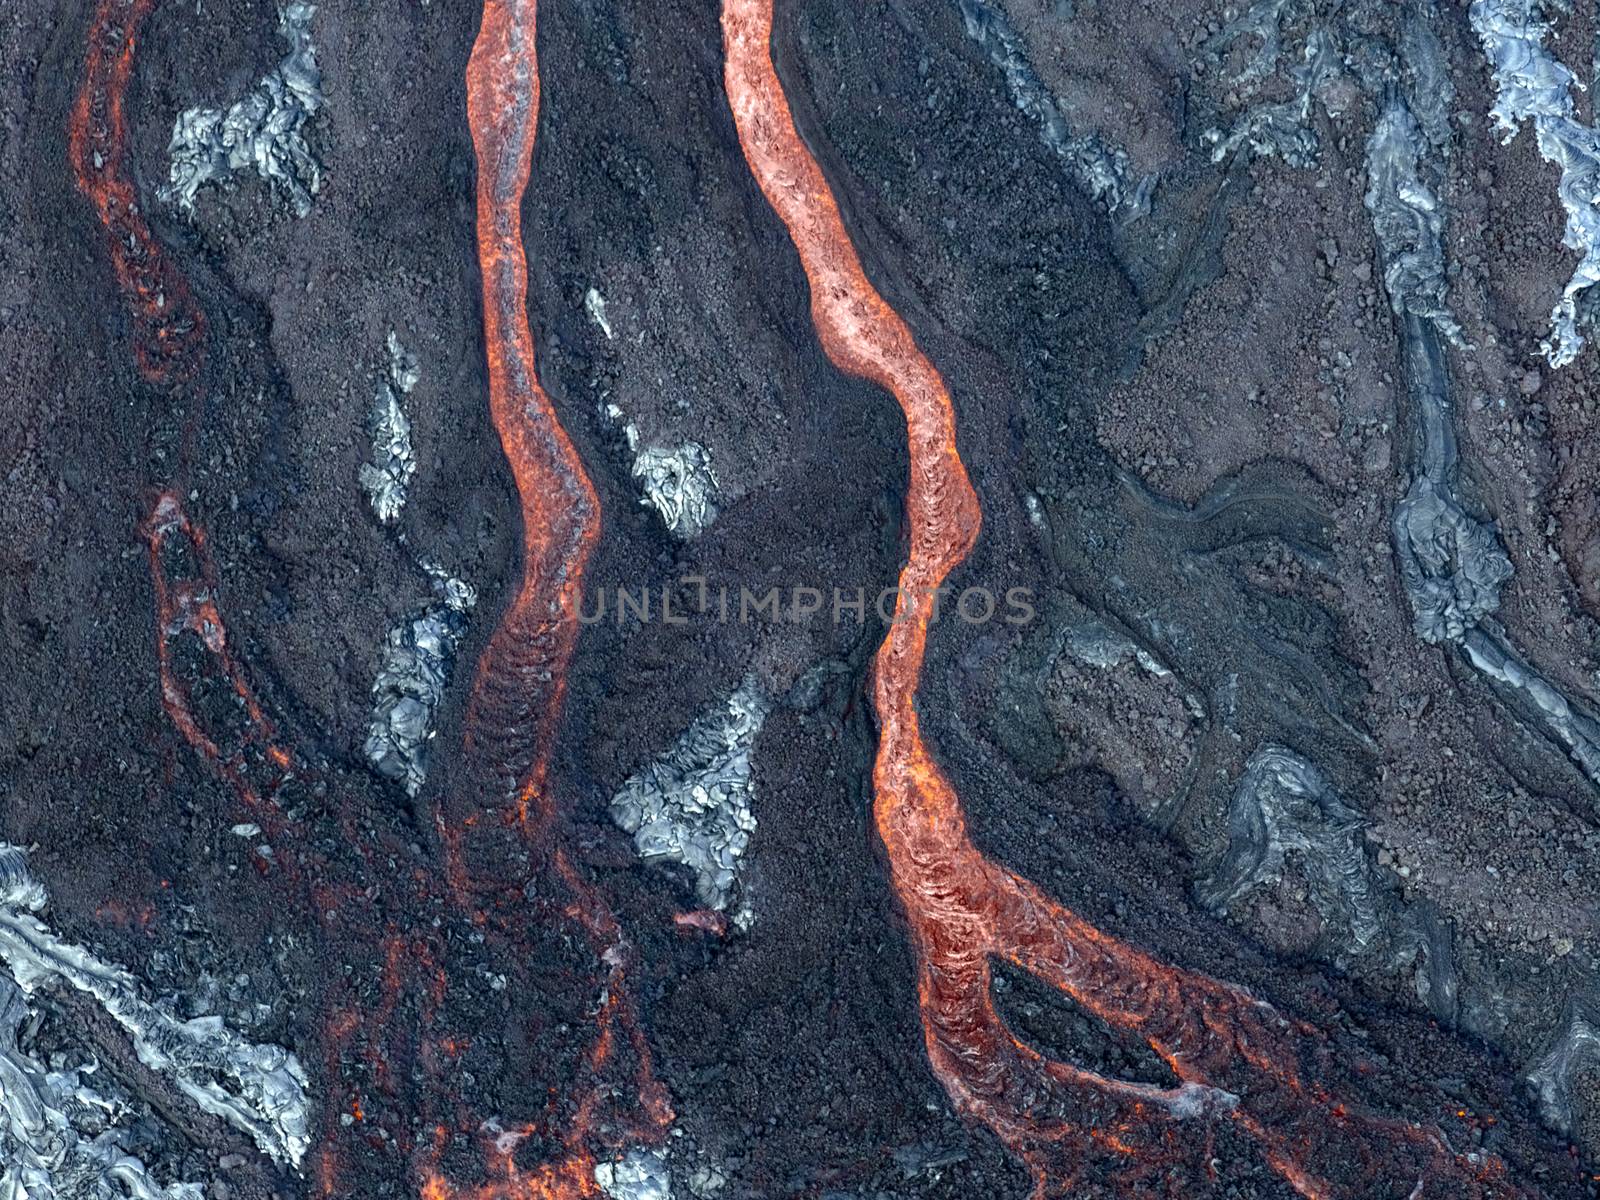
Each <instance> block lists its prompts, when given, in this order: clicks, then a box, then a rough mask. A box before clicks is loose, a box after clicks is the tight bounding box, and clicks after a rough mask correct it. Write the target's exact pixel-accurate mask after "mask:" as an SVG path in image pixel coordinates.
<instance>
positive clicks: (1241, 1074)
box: [722, 0, 1528, 1200]
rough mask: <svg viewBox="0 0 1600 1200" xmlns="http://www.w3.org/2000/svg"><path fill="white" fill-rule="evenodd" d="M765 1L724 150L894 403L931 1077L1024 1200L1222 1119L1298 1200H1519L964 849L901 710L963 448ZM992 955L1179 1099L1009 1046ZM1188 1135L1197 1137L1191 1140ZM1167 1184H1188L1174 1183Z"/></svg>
mask: <svg viewBox="0 0 1600 1200" xmlns="http://www.w3.org/2000/svg"><path fill="white" fill-rule="evenodd" d="M772 8H773V6H772V0H724V4H723V10H722V26H723V36H724V44H725V52H726V68H725V74H726V86H727V92H728V99H729V103H730V105H731V107H732V110H733V117H734V123H735V126H736V127H737V130H738V135H739V140H740V143H741V145H742V147H743V149H744V154H745V158H746V159H747V160H748V162H749V165H750V169H751V172H752V173H753V174H754V176H755V179H756V181H757V183H758V184H759V185H760V187H761V190H762V191H763V193H765V195H766V198H767V200H768V202H769V203H770V204H771V205H772V207H773V209H774V210H775V211H776V212H777V214H778V217H779V219H780V220H782V222H783V223H784V225H785V226H787V227H788V230H789V234H790V236H791V237H792V238H793V240H794V243H795V246H796V248H797V249H798V250H799V253H800V259H801V264H802V266H803V268H804V270H805V273H806V277H807V280H808V281H809V283H810V287H811V315H812V320H813V323H814V324H815V326H816V329H817V333H818V338H819V340H820V342H821V344H822V347H823V349H824V350H825V351H826V353H827V354H828V357H829V358H830V359H832V360H833V362H834V363H835V364H836V365H837V366H838V367H839V368H840V369H841V370H844V371H848V372H850V373H851V374H854V375H859V376H864V377H865V378H867V379H870V380H873V381H875V382H877V383H879V384H881V385H882V386H883V387H885V388H887V389H888V390H889V391H890V392H892V393H893V394H894V396H895V399H896V400H898V401H899V403H900V407H901V409H902V410H903V412H904V414H905V420H906V429H907V436H908V439H909V442H910V451H911V479H910V486H909V491H908V494H907V497H906V519H907V521H908V522H909V525H910V552H909V555H908V558H907V561H906V563H905V566H904V567H903V569H902V571H901V574H900V589H901V591H900V598H899V602H898V608H897V611H896V614H895V622H894V623H893V624H892V625H891V627H890V632H889V635H888V637H887V639H886V640H885V641H884V644H883V646H882V647H881V648H880V649H879V651H878V655H877V658H876V660H875V663H874V672H873V703H874V707H875V709H876V711H877V716H878V721H879V725H880V741H879V745H878V754H877V760H876V763H875V765H874V769H873V783H874V790H875V797H874V815H875V818H876V822H877V827H878V833H879V835H880V837H881V838H882V840H883V844H884V848H885V850H886V852H887V855H888V860H889V867H890V874H891V880H892V883H893V887H894V890H895V893H896V895H897V896H898V898H899V900H900V903H901V905H902V906H903V908H904V911H905V915H906V919H907V921H908V923H909V925H910V927H911V933H912V938H913V942H914V946H915V951H916V960H917V969H918V990H919V996H920V1006H921V1014H922V1023H923V1031H924V1035H925V1040H926V1044H927V1051H928V1055H929V1058H930V1060H931V1062H932V1066H933V1069H934V1072H935V1074H936V1075H937V1076H938V1078H939V1079H940V1081H941V1083H942V1084H943V1085H944V1087H945V1089H946V1090H947V1091H948V1093H949V1094H950V1096H951V1098H952V1100H953V1101H954V1102H955V1104H956V1105H957V1107H958V1108H959V1109H961V1110H962V1111H963V1112H965V1113H967V1114H968V1115H970V1116H972V1117H975V1118H977V1119H979V1120H981V1121H982V1122H984V1123H985V1124H986V1125H988V1126H989V1127H990V1128H991V1129H992V1130H994V1132H995V1133H996V1134H997V1135H998V1136H999V1137H1000V1138H1001V1139H1002V1140H1003V1141H1004V1142H1005V1143H1006V1144H1007V1145H1008V1146H1010V1147H1011V1148H1012V1150H1013V1152H1015V1153H1017V1154H1018V1155H1019V1156H1020V1157H1021V1158H1023V1159H1024V1161H1026V1163H1027V1164H1028V1166H1029V1168H1030V1169H1031V1171H1032V1173H1033V1176H1034V1181H1035V1188H1034V1195H1035V1196H1036V1197H1040V1198H1042V1197H1047V1196H1056V1195H1062V1194H1065V1193H1066V1192H1067V1190H1068V1189H1070V1188H1072V1187H1073V1186H1074V1185H1075V1184H1079V1183H1085V1182H1090V1181H1093V1180H1095V1179H1097V1178H1100V1177H1102V1176H1103V1175H1110V1176H1111V1177H1114V1178H1116V1179H1118V1180H1119V1181H1120V1182H1121V1183H1122V1184H1123V1185H1125V1186H1127V1187H1130V1188H1131V1187H1133V1186H1136V1185H1138V1184H1139V1183H1140V1182H1141V1181H1142V1182H1144V1183H1147V1184H1148V1183H1150V1182H1153V1181H1154V1180H1157V1179H1159V1178H1161V1177H1162V1173H1163V1172H1166V1171H1169V1170H1170V1169H1171V1168H1172V1166H1173V1164H1174V1163H1175V1161H1176V1159H1177V1158H1178V1157H1179V1156H1180V1155H1181V1154H1183V1153H1185V1152H1186V1148H1187V1153H1190V1154H1194V1155H1197V1156H1198V1157H1199V1158H1200V1159H1201V1166H1200V1170H1201V1171H1203V1172H1209V1171H1212V1170H1214V1167H1212V1165H1211V1163H1210V1161H1209V1160H1210V1159H1211V1158H1212V1155H1211V1153H1210V1152H1209V1140H1210V1139H1209V1130H1210V1125H1211V1123H1212V1122H1217V1121H1226V1122H1229V1123H1231V1124H1232V1125H1233V1126H1234V1127H1235V1128H1236V1129H1238V1130H1239V1131H1241V1132H1242V1133H1243V1134H1244V1135H1245V1136H1247V1137H1248V1138H1250V1139H1251V1140H1253V1141H1254V1142H1255V1143H1256V1144H1257V1145H1258V1146H1259V1147H1260V1150H1261V1153H1262V1156H1263V1157H1264V1159H1265V1160H1266V1162H1267V1163H1269V1164H1270V1166H1271V1167H1272V1168H1273V1169H1274V1170H1275V1171H1276V1172H1277V1173H1278V1174H1279V1175H1281V1176H1282V1177H1283V1178H1284V1179H1285V1180H1286V1181H1287V1182H1288V1183H1289V1184H1290V1185H1291V1186H1292V1187H1293V1188H1294V1189H1295V1190H1296V1191H1297V1192H1299V1193H1300V1194H1301V1195H1304V1196H1308V1197H1316V1198H1319V1200H1323V1198H1332V1197H1352V1198H1353V1197H1362V1198H1365V1197H1370V1196H1373V1195H1375V1194H1378V1193H1376V1192H1375V1191H1374V1187H1375V1186H1377V1185H1383V1186H1385V1187H1386V1188H1388V1189H1395V1188H1398V1189H1400V1190H1399V1191H1396V1192H1394V1193H1393V1194H1395V1195H1407V1194H1408V1193H1409V1195H1410V1196H1411V1197H1412V1198H1417V1197H1423V1196H1450V1197H1513V1196H1523V1195H1527V1194H1528V1193H1525V1192H1524V1191H1522V1190H1521V1189H1520V1188H1518V1187H1517V1186H1515V1185H1514V1184H1512V1183H1510V1182H1509V1181H1508V1179H1507V1178H1506V1173H1505V1167H1504V1165H1503V1164H1502V1163H1501V1162H1500V1161H1499V1160H1498V1159H1495V1158H1492V1157H1490V1156H1488V1155H1484V1154H1457V1153H1455V1152H1453V1151H1452V1150H1451V1149H1450V1147H1449V1146H1447V1145H1446V1144H1445V1141H1444V1139H1443V1136H1442V1135H1441V1134H1439V1133H1438V1132H1437V1131H1435V1130H1432V1129H1427V1128H1424V1127H1421V1126H1417V1125H1411V1124H1407V1123H1404V1122H1401V1121H1396V1120H1389V1119H1385V1118H1382V1117H1379V1116H1375V1115H1368V1114H1362V1113H1359V1112H1357V1111H1355V1109H1354V1108H1353V1107H1352V1106H1350V1105H1348V1104H1346V1103H1342V1102H1341V1101H1340V1100H1339V1099H1338V1098H1337V1097H1335V1096H1334V1095H1332V1094H1331V1093H1330V1092H1329V1091H1328V1090H1327V1089H1326V1088H1325V1087H1323V1086H1322V1085H1320V1084H1318V1083H1317V1082H1315V1080H1314V1079H1312V1078H1308V1077H1307V1076H1308V1074H1309V1072H1310V1070H1311V1069H1312V1068H1314V1067H1315V1066H1317V1065H1318V1064H1319V1063H1326V1062H1328V1061H1329V1059H1330V1052H1329V1048H1328V1046H1327V1044H1326V1042H1325V1040H1324V1039H1323V1038H1322V1036H1321V1035H1320V1034H1319V1033H1318V1032H1317V1031H1316V1030H1315V1029H1314V1028H1312V1027H1310V1026H1308V1025H1305V1024H1302V1023H1299V1022H1292V1021H1290V1020H1288V1019H1286V1018H1284V1017H1282V1016H1280V1015H1279V1014H1278V1013H1276V1012H1275V1011H1274V1010H1273V1009H1272V1008H1271V1007H1269V1006H1268V1005H1267V1004H1265V1003H1263V1002H1262V1001H1259V1000H1256V999H1255V998H1253V997H1252V996H1250V995H1249V994H1248V993H1247V992H1245V991H1243V990H1242V989H1240V988H1237V987H1232V986H1230V985H1227V984H1224V983H1219V982H1217V981H1216V980H1213V979H1210V978H1208V977H1206V976H1203V975H1199V974H1195V973H1193V972H1189V971H1185V970H1182V969H1179V968H1176V967H1171V966H1168V965H1166V964H1164V963H1162V962H1159V961H1157V960H1156V959H1154V958H1152V957H1151V956H1150V955H1148V954H1145V953H1143V952H1142V951H1139V950H1137V949H1135V948H1133V947H1131V946H1128V945H1126V944H1124V943H1122V942H1120V941H1118V940H1116V939H1115V938H1112V937H1110V936H1108V935H1106V934H1104V933H1101V932H1100V931H1099V930H1098V929H1096V928H1094V927H1093V926H1091V925H1089V924H1088V923H1087V922H1085V921H1083V920H1082V919H1081V918H1079V917H1078V916H1077V915H1075V914H1074V913H1072V912H1070V911H1069V910H1067V909H1066V908H1064V907H1062V906H1061V905H1060V904H1058V903H1056V902H1055V901H1054V900H1052V899H1050V898H1049V897H1048V896H1046V895H1045V894H1044V893H1043V892H1042V891H1040V890H1039V889H1038V888H1037V887H1036V886H1034V885H1033V884H1032V883H1030V882H1028V881H1027V880H1025V879H1022V878H1020V877H1019V876H1017V875H1015V874H1013V873H1012V872H1010V871H1008V870H1006V869H1005V868H1004V867H1002V866H1000V865H998V864H997V863H994V862H991V861H990V860H989V859H987V858H985V857H984V856H983V855H982V854H981V853H980V852H979V851H978V849H977V848H976V847H975V846H974V845H973V843H972V841H971V838H970V836H969V835H968V832H967V827H966V820H965V816H964V814H963V812H962V808H961V802H960V800H959V798H958V797H957V795H956V793H955V790H954V788H953V787H952V786H951V784H950V781H949V780H948V779H947V778H946V777H945V775H944V773H943V772H942V771H941V770H940V768H939V766H938V764H937V763H936V762H935V761H934V758H933V754H932V752H931V750H930V749H929V747H928V744H927V743H926V741H925V740H924V739H923V737H922V735H921V732H920V731H919V728H918V718H917V710H916V706H915V699H916V690H917V684H918V680H919V677H920V675H921V671H922V661H923V655H924V651H925V648H926V644H927V637H928V625H929V612H930V609H931V604H929V603H927V602H926V601H928V600H929V599H930V598H936V590H937V589H938V588H939V587H940V585H941V584H942V583H943V581H944V580H945V578H946V577H947V576H948V575H949V574H950V572H951V571H952V570H954V569H955V568H956V567H957V566H958V565H959V564H960V563H961V562H962V560H963V559H965V557H966V556H967V553H968V552H969V551H970V550H971V549H972V546H973V544H974V543H975V542H976V540H977V536H978V531H979V527H980V524H981V515H980V511H979V505H978V498H977V495H976V493H975V492H974V490H973V487H972V485H971V482H970V481H969V480H968V478H967V473H966V470H965V468H964V467H963V465H962V462H961V458H960V455H959V454H958V452H957V448H956V426H955V410H954V406H953V404H952V402H951V398H950V394H949V392H948V390H947V389H946V387H945V385H944V381H943V379H942V378H941V377H940V375H939V373H938V371H937V370H936V369H935V368H934V366H933V364H932V363H931V362H929V360H928V359H927V357H926V356H925V355H924V354H923V353H922V352H921V350H919V349H918V348H917V345H916V343H915V341H914V340H913V338H912V335H911V331H910V329H909V328H908V327H907V325H906V324H905V322H904V321H903V320H902V319H901V318H900V316H899V315H898V314H897V313H896V312H895V311H894V310H893V309H892V308H890V306H889V305H888V304H887V303H886V302H885V301H884V299H883V298H882V297H881V296H880V295H879V294H878V293H877V291H876V290H875V289H874V288H873V287H872V285H871V283H869V282H868V280H867V278H866V275H865V273H864V272H863V270H862V267H861V263H860V259H859V257H858V256H857V254H856V251H855V247H854V245H853V244H852V242H851V240H850V237H849V235H848V233H847V232H846V230H845V227H844V223H843V220H842V218H841V216H840V213H839V209H838V205H837V203H836V202H835V200H834V198H833V195H832V193H831V191H830V190H829V187H828V184H827V181H826V180H825V178H824V177H823V174H822V171H821V169H820V168H819V167H818V165H817V162H816V160H815V159H814V158H813V157H812V155H811V153H810V151H809V150H808V149H807V148H806V146H805V144H804V142H802V140H801V138H800V135H799V132H798V130H797V129H796V127H795V124H794V118H793V116H792V115H791V113H790V111H789V106H788V101H787V99H786V97H785V95H784V92H783V88H782V84H781V83H780V82H779V79H778V75H777V72H776V70H775V68H774V64H773V60H772V51H771V39H772ZM996 959H999V960H1002V961H1004V962H1008V963H1010V964H1012V965H1014V966H1016V967H1018V968H1020V969H1022V970H1024V971H1026V972H1028V973H1030V974H1031V975H1033V976H1034V977H1036V978H1038V979H1040V980H1042V981H1043V982H1045V983H1047V984H1049V985H1051V986H1053V987H1055V988H1056V989H1058V990H1059V991H1060V992H1062V993H1063V994H1065V995H1067V996H1069V997H1070V998H1071V999H1072V1000H1074V1001H1076V1002H1077V1003H1078V1004H1079V1005H1080V1006H1082V1008H1083V1009H1085V1010H1086V1011H1088V1012H1090V1013H1092V1014H1093V1015H1094V1016H1096V1017H1098V1018H1100V1020H1102V1021H1103V1022H1104V1023H1105V1024H1106V1025H1108V1026H1110V1027H1111V1028H1112V1029H1113V1030H1115V1031H1118V1032H1119V1033H1121V1034H1123V1035H1125V1036H1127V1037H1129V1038H1130V1039H1135V1040H1137V1041H1140V1042H1143V1043H1145V1044H1146V1045H1148V1046H1149V1047H1150V1048H1151V1049H1152V1050H1154V1051H1155V1053H1156V1054H1157V1055H1159V1056H1160V1057H1161V1059H1163V1060H1164V1061H1165V1062H1166V1064H1167V1066H1168V1067H1169V1068H1170V1069H1171V1071H1172V1072H1173V1074H1174V1075H1175V1076H1176V1077H1177V1080H1178V1083H1177V1085H1176V1086H1173V1087H1161V1086H1157V1085H1152V1084H1147V1083H1135V1082H1130V1081H1125V1080H1120V1079H1115V1078H1110V1077H1107V1076H1104V1075H1100V1074H1096V1073H1094V1072H1092V1071H1088V1070H1084V1069H1081V1068H1078V1067H1075V1066H1073V1065H1071V1064H1069V1063H1065V1062H1059V1061H1054V1060H1051V1059H1048V1058H1046V1057H1044V1056H1043V1055H1041V1054H1040V1053H1038V1052H1037V1051H1036V1050H1034V1049H1032V1048H1031V1047H1029V1046H1027V1045H1025V1044H1023V1043H1022V1042H1021V1041H1019V1040H1018V1039H1017V1037H1016V1036H1015V1035H1014V1034H1013V1033H1012V1032H1011V1031H1010V1029H1008V1028H1007V1026H1006V1025H1005V1023H1004V1021H1003V1020H1002V1018H1001V1017H1000V1014H999V1013H998V1012H997V1011H996V1009H995V1005H994V1001H993V998H992V996H991V993H990V982H991V971H992V963H993V961H994V960H996ZM1183 1121H1195V1122H1196V1123H1197V1124H1202V1125H1205V1127H1206V1129H1205V1130H1204V1131H1201V1130H1197V1131H1196V1134H1194V1135H1186V1134H1184V1133H1183V1132H1182V1131H1181V1130H1180V1128H1179V1125H1178V1123H1179V1122H1183ZM1201 1132H1205V1133H1206V1134H1207V1136H1204V1137H1202V1136H1198V1135H1199V1134H1200V1133H1201ZM1091 1159H1097V1160H1099V1161H1100V1162H1101V1163H1103V1164H1104V1167H1103V1170H1102V1171H1101V1172H1093V1173H1092V1172H1090V1171H1088V1169H1087V1168H1088V1166H1089V1162H1090V1160H1091ZM1167 1183H1168V1185H1169V1186H1173V1187H1177V1188H1179V1189H1180V1190H1181V1189H1182V1188H1183V1187H1184V1186H1186V1185H1184V1184H1183V1183H1182V1182H1181V1180H1180V1179H1178V1178H1176V1177H1173V1176H1167ZM1181 1194H1192V1190H1191V1191H1183V1192H1181ZM1382 1194H1389V1192H1388V1191H1385V1192H1383V1193H1382Z"/></svg>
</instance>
